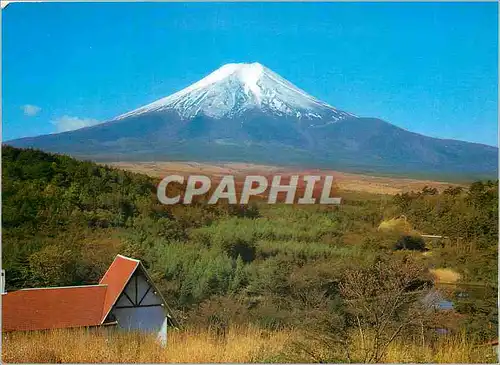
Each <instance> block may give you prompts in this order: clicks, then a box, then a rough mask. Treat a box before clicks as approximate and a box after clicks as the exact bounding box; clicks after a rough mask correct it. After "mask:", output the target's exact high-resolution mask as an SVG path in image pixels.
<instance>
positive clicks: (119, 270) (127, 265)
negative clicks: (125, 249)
mask: <svg viewBox="0 0 500 365" xmlns="http://www.w3.org/2000/svg"><path fill="white" fill-rule="evenodd" d="M139 264H140V261H139V260H134V259H131V258H129V257H125V256H122V255H117V256H116V257H115V259H114V261H113V263H112V264H111V266H110V267H109V269H108V271H106V273H105V274H104V276H103V277H102V279H101V281H100V282H99V284H105V285H107V286H108V290H107V291H106V299H105V300H104V307H103V308H102V316H101V322H104V320H105V319H106V317H107V316H108V313H109V312H110V311H111V308H113V305H114V304H115V303H116V301H117V300H118V297H119V296H120V294H121V293H122V291H123V289H125V286H126V285H127V283H128V281H129V280H130V278H131V277H132V274H133V273H134V272H135V270H136V269H137V267H138V266H139Z"/></svg>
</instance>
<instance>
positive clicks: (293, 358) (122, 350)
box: [2, 326, 497, 363]
mask: <svg viewBox="0 0 500 365" xmlns="http://www.w3.org/2000/svg"><path fill="white" fill-rule="evenodd" d="M301 338H302V336H301V334H300V333H298V332H297V331H293V330H281V331H267V330H262V329H258V328H256V327H252V326H240V327H238V326H233V327H231V328H229V330H228V331H227V333H226V335H225V336H215V335H214V334H213V333H212V332H210V331H207V330H197V329H185V330H181V331H176V330H172V331H170V332H169V338H168V345H167V346H166V347H161V346H160V345H159V344H158V343H157V342H156V340H155V338H154V336H151V335H144V334H139V333H124V332H117V331H109V330H55V331H47V332H32V333H28V332H25V333H10V334H3V341H2V360H3V362H5V363H227V362H232V363H242V362H245V363H253V362H289V363H290V362H302V363H305V362H318V361H321V362H339V361H345V360H346V359H344V360H343V359H342V358H341V357H337V356H336V355H335V354H332V352H331V349H325V348H321V346H318V347H313V348H309V349H308V351H301V350H300V349H301V348H302V349H304V345H306V343H302V345H301V346H299V343H300V341H301V340H300V339H301ZM312 345H313V344H312V343H309V345H306V346H312ZM360 346H361V343H360V341H357V340H356V338H354V340H353V342H352V348H351V349H350V350H351V358H352V359H353V360H354V361H356V359H357V358H361V356H358V355H359V354H360V353H361V347H360ZM338 350H339V351H338V354H341V353H343V351H342V350H343V349H341V348H339V349H338ZM383 361H384V362H397V363H403V362H431V363H487V362H491V363H495V362H497V357H496V354H495V352H494V349H493V348H492V347H491V346H477V345H476V344H473V343H471V342H470V341H469V340H468V339H467V337H466V336H465V335H461V336H450V337H443V338H441V339H439V340H438V341H437V342H434V343H432V344H425V343H413V342H405V341H399V342H394V343H392V344H391V345H390V346H389V348H388V349H387V352H386V354H385V356H384V358H383Z"/></svg>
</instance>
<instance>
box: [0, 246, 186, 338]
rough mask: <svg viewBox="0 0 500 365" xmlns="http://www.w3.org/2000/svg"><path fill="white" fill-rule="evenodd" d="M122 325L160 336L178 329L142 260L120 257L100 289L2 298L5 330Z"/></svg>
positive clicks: (67, 289) (19, 292)
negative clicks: (169, 330) (170, 330)
mask: <svg viewBox="0 0 500 365" xmlns="http://www.w3.org/2000/svg"><path fill="white" fill-rule="evenodd" d="M103 325H116V326H117V327H118V328H121V329H125V330H140V331H148V332H157V333H158V336H159V337H160V339H161V340H162V341H166V338H167V337H166V336H167V328H168V327H169V326H171V327H172V326H173V327H177V323H176V321H175V320H174V319H173V317H172V316H171V310H170V309H169V308H168V305H167V303H166V301H165V299H164V298H163V296H162V295H161V293H160V292H159V290H158V289H157V288H156V287H155V285H154V283H153V281H152V280H151V278H150V276H149V274H148V273H147V271H146V269H145V268H144V266H143V265H142V263H141V262H140V261H139V260H134V259H131V258H129V257H125V256H122V255H117V256H116V257H115V259H114V261H113V263H112V264H111V266H110V267H109V268H108V270H107V271H106V273H105V274H104V276H103V277H102V279H101V281H100V282H99V284H97V285H84V286H68V287H57V288H33V289H21V290H17V291H14V292H10V293H4V294H2V330H3V331H4V332H11V331H36V330H48V329H56V328H77V327H96V326H103Z"/></svg>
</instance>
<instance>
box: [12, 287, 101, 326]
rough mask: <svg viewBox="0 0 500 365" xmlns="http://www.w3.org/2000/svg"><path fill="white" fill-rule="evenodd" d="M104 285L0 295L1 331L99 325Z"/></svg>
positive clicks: (26, 290)
mask: <svg viewBox="0 0 500 365" xmlns="http://www.w3.org/2000/svg"><path fill="white" fill-rule="evenodd" d="M105 296H106V286H105V285H87V286H74V287H61V288H39V289H23V290H17V291H14V292H11V293H7V294H3V295H2V327H3V330H4V331H31V330H44V329H55V328H70V327H87V326H96V325H99V324H101V322H102V307H103V304H104V299H105Z"/></svg>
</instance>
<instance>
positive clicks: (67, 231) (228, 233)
mask: <svg viewBox="0 0 500 365" xmlns="http://www.w3.org/2000/svg"><path fill="white" fill-rule="evenodd" d="M2 166H3V170H2V235H3V236H2V246H3V252H2V257H3V263H2V264H3V268H4V269H5V270H6V272H7V290H8V291H12V290H15V289H19V288H25V287H38V286H63V285H78V284H88V283H95V282H97V281H98V280H99V278H100V277H101V275H102V274H103V273H104V271H105V269H106V268H107V267H108V266H109V264H110V262H111V261H112V259H113V258H114V256H115V255H116V254H117V253H121V254H124V255H128V256H131V257H135V258H138V259H141V260H143V262H144V263H145V265H146V267H147V268H148V270H149V271H150V273H151V274H152V277H153V279H154V280H155V282H156V283H157V284H158V286H159V288H160V290H161V291H162V293H163V294H164V296H165V297H166V299H167V301H168V302H169V305H170V306H171V307H172V308H174V311H175V313H174V315H175V316H176V318H177V319H178V320H179V321H180V322H181V323H182V327H183V330H182V331H187V330H192V331H209V332H210V333H215V336H216V337H217V338H219V337H220V338H227V336H228V333H230V331H231V328H234V327H235V326H237V327H238V326H240V327H241V326H243V327H245V326H253V327H252V328H257V329H260V330H262V331H268V332H266V333H271V334H270V336H271V338H273V337H272V336H277V337H279V336H281V335H282V334H283V333H290V332H289V331H293V333H299V334H300V336H293V337H294V340H293V343H294V345H293V346H294V349H295V350H296V349H298V348H300V349H302V350H301V352H300V355H299V354H296V355H290V354H291V353H290V352H286V354H287V356H292V357H291V358H290V357H288V358H286V359H283V358H281V360H277V361H292V362H293V361H330V362H332V361H333V362H344V361H356V362H365V361H366V362H377V361H379V362H380V361H382V360H388V361H419V359H421V358H418V357H417V356H418V354H419V352H421V351H424V350H422V348H427V347H428V348H429V349H430V348H433V349H435V346H438V347H439V346H441V345H442V346H444V343H445V342H446V341H451V342H450V343H454V344H456V343H457V342H456V341H458V340H457V338H459V337H457V336H462V337H461V338H462V340H463V342H462V343H464V344H466V346H473V344H477V343H481V342H484V341H487V340H491V339H492V338H496V333H497V329H498V319H497V302H496V299H497V247H498V233H497V232H498V182H497V181H495V182H491V181H487V182H476V183H474V184H472V185H471V186H470V187H469V188H468V189H461V188H457V187H450V188H449V189H446V190H445V191H444V192H442V193H438V192H437V190H435V189H432V188H424V189H422V190H421V191H418V192H413V193H405V194H399V195H396V196H394V197H392V196H385V195H373V194H367V193H363V194H361V193H347V192H345V193H341V196H342V197H343V204H342V205H341V206H318V205H315V206H287V205H283V204H278V205H266V204H262V203H255V204H252V205H250V206H229V205H226V204H218V205H215V206H209V205H206V204H203V202H202V201H200V202H198V203H197V204H194V205H190V206H163V205H161V204H160V203H159V202H158V201H157V198H156V194H155V189H156V184H157V183H158V180H157V179H155V178H151V177H148V176H146V175H141V174H135V173H130V172H125V171H121V170H118V169H112V168H108V167H103V166H99V165H96V164H94V163H91V162H81V161H77V160H74V159H71V158H69V157H66V156H61V155H52V154H46V153H43V152H40V151H35V150H23V149H16V148H12V147H8V146H4V147H2ZM402 215H404V216H405V217H406V219H407V221H408V222H410V223H411V227H412V231H411V232H410V233H408V232H401V231H398V230H379V229H378V227H379V225H380V223H381V222H383V221H389V220H390V219H392V218H397V217H400V216H402ZM422 233H424V234H435V235H441V236H443V238H441V239H433V240H425V241H424V240H423V239H422V238H421V237H420V236H419V235H420V234H422ZM415 242H416V243H415ZM418 242H423V245H420V244H418ZM429 269H434V270H436V269H449V270H453V271H454V272H457V273H458V274H459V279H458V280H457V282H456V283H455V284H454V285H448V286H442V287H441V286H436V285H437V284H435V283H434V276H433V275H432V274H431V273H430V271H429ZM437 289H438V290H439V295H441V296H445V297H446V298H448V299H451V300H452V301H453V302H454V308H455V309H454V310H453V311H440V310H436V309H435V308H434V307H433V306H431V305H429V301H428V300H422V298H424V297H425V298H427V299H428V298H433V297H437V296H436V295H432V294H433V293H434V294H436V290H437ZM433 308H434V309H433ZM245 328H246V327H245ZM438 329H446V330H447V331H448V332H447V333H448V334H447V335H440V334H439V332H438V331H437V330H438ZM441 332H442V331H441ZM23 336H25V337H23ZM23 336H21V335H19V336H13V337H11V338H10V339H9V341H8V342H7V343H6V345H5V347H7V350H6V349H5V348H4V356H5V354H6V353H8V352H6V351H14V350H13V347H15V346H17V345H16V344H20V343H23V342H22V341H27V338H32V339H33V341H39V339H37V338H38V337H36V336H38V335H36V336H34V337H30V335H23ZM26 336H27V337H26ZM68 336H69V335H68ZM450 336H451V337H450ZM462 340H460V341H462ZM454 341H455V342H454ZM229 342H230V341H229ZM24 343H25V342H24ZM406 345H407V346H410V347H411V348H412V349H413V350H411V351H412V352H409V353H408V354H409V355H408V357H406V358H405V359H406V360H403V358H402V357H397V356H396V357H394V358H390V357H388V356H390V355H389V354H390V352H391V351H393V350H392V349H394V348H395V346H400V347H401V346H406ZM228 346H229V345H228ZM235 346H236V345H235ZM9 348H10V349H9ZM341 349H352V350H353V353H350V352H346V351H343V350H341ZM275 350H276V351H277V353H281V351H279V349H278V348H276V349H275ZM295 350H294V351H295ZM443 350H444V347H443ZM103 351H104V350H103ZM408 351H410V350H408ZM429 351H430V350H429ZM432 351H435V350H432ZM10 353H11V354H12V352H10ZM292 353H295V352H292ZM13 356H14V355H13ZM16 356H17V355H16ZM61 356H62V355H61ZM106 356H107V355H106ZM106 356H105V355H104V354H103V357H102V359H103V361H108V362H114V361H120V360H119V359H116V358H111V357H106ZM293 356H295V357H293ZM414 356H415V357H414ZM422 356H423V355H422ZM434 356H435V355H429V356H428V357H425V359H424V361H440V360H439V358H436V357H434ZM14 358H15V359H16V360H15V361H20V358H19V357H14ZM26 359H27V358H26ZM158 359H163V358H158ZM226 359H228V361H240V360H239V359H240V358H237V357H234V358H231V357H227V358H218V360H217V361H225V360H226ZM229 359H231V360H229ZM422 359H423V358H422ZM464 359H465V358H464ZM467 359H468V360H467V361H476V360H472V358H469V357H467ZM38 360H39V359H34V360H30V361H38ZM260 360H261V361H272V359H271V358H264V359H260ZM452 360H453V361H461V360H456V358H452ZM26 361H28V360H26ZM65 361H70V362H77V361H79V360H78V358H75V357H70V358H67V359H66V360H65ZM85 361H87V360H85ZM137 361H142V362H146V361H148V359H142V358H140V359H138V360H137ZM153 361H156V358H155V359H153ZM161 361H163V360H161ZM179 361H181V360H179ZM186 361H197V360H196V359H194V358H193V359H186ZM214 361H215V360H214ZM241 361H254V358H252V357H244V358H242V360H241ZM478 361H491V359H487V358H481V359H478Z"/></svg>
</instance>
